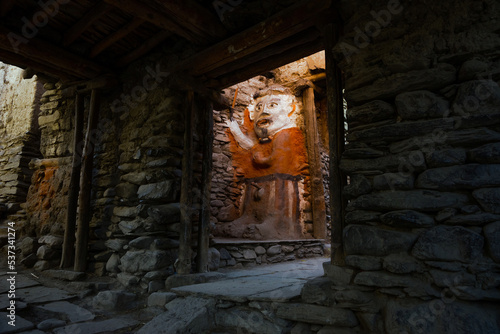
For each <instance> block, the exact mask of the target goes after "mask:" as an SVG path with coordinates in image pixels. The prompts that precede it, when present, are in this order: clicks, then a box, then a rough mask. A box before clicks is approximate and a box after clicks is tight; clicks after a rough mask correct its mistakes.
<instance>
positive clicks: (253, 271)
mask: <svg viewBox="0 0 500 334" xmlns="http://www.w3.org/2000/svg"><path fill="white" fill-rule="evenodd" d="M327 260H328V259H327V258H324V257H315V258H308V259H306V260H298V261H290V262H282V263H277V264H268V265H262V266H256V267H253V268H250V269H240V270H234V269H231V268H224V269H222V270H219V272H222V273H224V274H225V275H226V277H227V278H238V277H251V276H264V275H269V276H275V277H282V278H285V277H286V278H299V279H310V278H314V277H318V276H323V273H324V272H323V262H325V261H327Z"/></svg>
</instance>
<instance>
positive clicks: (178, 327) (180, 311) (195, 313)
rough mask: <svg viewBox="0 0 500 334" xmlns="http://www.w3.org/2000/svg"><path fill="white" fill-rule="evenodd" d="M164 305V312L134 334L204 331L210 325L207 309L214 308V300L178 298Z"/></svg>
mask: <svg viewBox="0 0 500 334" xmlns="http://www.w3.org/2000/svg"><path fill="white" fill-rule="evenodd" d="M165 307H166V308H167V311H166V312H163V313H162V314H160V315H158V316H156V317H155V318H153V320H151V321H150V322H148V323H147V324H145V325H144V326H143V327H142V328H141V329H140V330H138V331H137V332H136V334H151V333H155V334H170V333H206V332H207V331H208V329H209V328H210V325H211V321H210V316H209V311H208V310H209V309H210V310H213V309H214V308H215V300H210V299H202V298H195V297H187V298H182V299H180V298H179V299H175V300H173V301H171V302H170V303H168V304H167V305H166V306H165Z"/></svg>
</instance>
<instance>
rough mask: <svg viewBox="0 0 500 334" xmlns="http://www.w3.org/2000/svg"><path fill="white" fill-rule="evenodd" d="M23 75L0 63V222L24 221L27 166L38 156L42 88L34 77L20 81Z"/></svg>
mask: <svg viewBox="0 0 500 334" xmlns="http://www.w3.org/2000/svg"><path fill="white" fill-rule="evenodd" d="M22 74H23V70H22V69H20V68H17V67H14V66H9V65H5V64H3V63H0V220H1V219H2V218H5V217H6V216H7V215H9V216H10V217H9V219H10V220H24V211H20V210H21V204H22V203H24V202H25V201H26V195H27V192H28V188H29V186H30V183H31V174H32V172H31V171H30V169H29V168H28V164H29V161H30V160H31V159H32V158H34V157H38V156H39V130H38V122H37V118H38V113H39V103H40V102H39V101H40V97H41V94H42V93H43V88H42V84H41V83H40V82H39V81H38V79H37V78H36V77H34V78H32V79H29V80H23V77H22ZM18 211H20V212H18ZM16 212H18V213H17V214H16Z"/></svg>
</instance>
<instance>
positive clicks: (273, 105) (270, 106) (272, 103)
mask: <svg viewBox="0 0 500 334" xmlns="http://www.w3.org/2000/svg"><path fill="white" fill-rule="evenodd" d="M277 106H278V104H277V103H276V102H271V103H269V108H276V107H277Z"/></svg>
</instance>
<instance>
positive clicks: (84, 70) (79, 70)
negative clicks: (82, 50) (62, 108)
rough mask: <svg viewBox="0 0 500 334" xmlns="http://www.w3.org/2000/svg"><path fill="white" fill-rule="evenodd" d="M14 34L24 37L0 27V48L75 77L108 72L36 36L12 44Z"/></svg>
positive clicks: (88, 77) (89, 77) (86, 76)
mask: <svg viewBox="0 0 500 334" xmlns="http://www.w3.org/2000/svg"><path fill="white" fill-rule="evenodd" d="M14 35H15V36H17V37H19V38H24V37H22V34H16V33H15V32H13V31H11V30H9V29H7V28H5V27H0V49H3V50H6V51H9V52H11V53H15V54H19V55H20V56H22V57H24V58H26V59H30V60H33V61H35V62H38V63H41V64H47V65H49V66H48V67H47V68H48V69H50V68H56V69H59V72H65V73H68V74H69V75H71V76H75V77H77V78H87V79H91V78H94V77H96V76H98V75H99V74H102V73H106V72H108V71H107V70H106V69H105V68H104V67H102V66H100V65H98V64H96V63H94V62H92V61H90V60H87V59H85V58H83V57H80V56H78V55H75V54H73V53H71V52H68V51H66V50H64V49H62V48H60V47H57V46H55V45H53V44H50V43H48V42H45V41H42V40H40V39H38V38H32V39H29V40H26V41H25V42H19V43H14V44H13V43H11V41H12V39H13V36H14ZM16 41H17V40H16Z"/></svg>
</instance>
